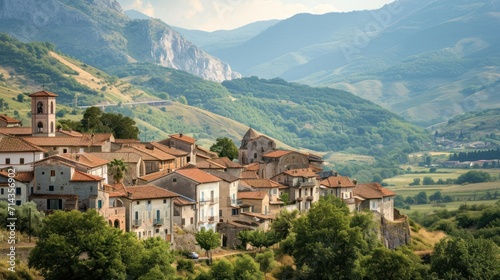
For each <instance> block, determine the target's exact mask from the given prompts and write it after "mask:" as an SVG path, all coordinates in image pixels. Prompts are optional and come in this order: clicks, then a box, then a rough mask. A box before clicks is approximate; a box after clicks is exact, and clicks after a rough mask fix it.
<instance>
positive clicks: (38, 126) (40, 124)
mask: <svg viewBox="0 0 500 280" xmlns="http://www.w3.org/2000/svg"><path fill="white" fill-rule="evenodd" d="M36 127H37V128H38V130H37V131H38V133H42V132H43V123H42V122H38V125H37V126H36Z"/></svg>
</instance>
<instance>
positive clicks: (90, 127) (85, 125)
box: [80, 107, 104, 132]
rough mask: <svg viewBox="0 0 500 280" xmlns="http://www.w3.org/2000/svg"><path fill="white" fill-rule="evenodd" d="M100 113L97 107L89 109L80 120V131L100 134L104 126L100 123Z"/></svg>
mask: <svg viewBox="0 0 500 280" xmlns="http://www.w3.org/2000/svg"><path fill="white" fill-rule="evenodd" d="M102 114H103V113H102V111H101V109H99V108H98V107H89V108H87V109H86V110H85V112H84V113H83V118H82V119H81V120H80V125H81V131H83V132H86V131H92V132H102V130H103V129H104V126H103V124H102V122H101V116H102Z"/></svg>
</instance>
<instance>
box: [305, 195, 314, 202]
mask: <svg viewBox="0 0 500 280" xmlns="http://www.w3.org/2000/svg"><path fill="white" fill-rule="evenodd" d="M306 199H307V200H309V201H312V200H314V197H313V196H312V195H310V196H308V197H306Z"/></svg>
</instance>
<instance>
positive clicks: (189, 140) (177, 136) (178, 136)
mask: <svg viewBox="0 0 500 280" xmlns="http://www.w3.org/2000/svg"><path fill="white" fill-rule="evenodd" d="M170 138H173V139H175V140H179V141H183V142H186V143H189V144H194V143H195V142H196V139H194V138H192V137H189V136H187V135H185V134H182V133H179V134H174V135H170Z"/></svg>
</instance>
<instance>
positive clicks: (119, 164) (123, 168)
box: [108, 158, 127, 183]
mask: <svg viewBox="0 0 500 280" xmlns="http://www.w3.org/2000/svg"><path fill="white" fill-rule="evenodd" d="M108 169H109V170H108V172H109V173H110V174H111V176H112V177H113V181H114V182H115V183H121V182H122V180H123V178H124V177H125V173H126V172H127V165H126V164H125V162H123V160H121V159H116V158H115V159H113V160H112V161H110V162H109V163H108Z"/></svg>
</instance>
